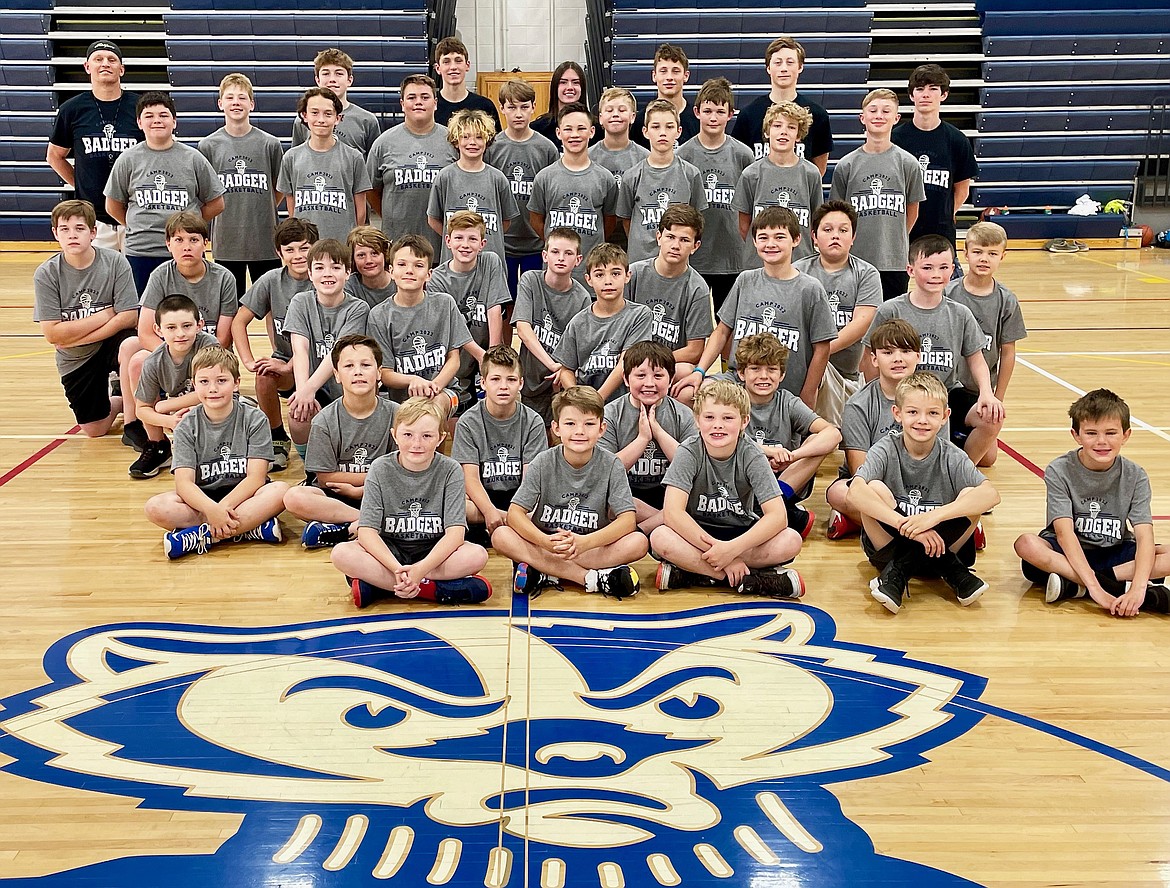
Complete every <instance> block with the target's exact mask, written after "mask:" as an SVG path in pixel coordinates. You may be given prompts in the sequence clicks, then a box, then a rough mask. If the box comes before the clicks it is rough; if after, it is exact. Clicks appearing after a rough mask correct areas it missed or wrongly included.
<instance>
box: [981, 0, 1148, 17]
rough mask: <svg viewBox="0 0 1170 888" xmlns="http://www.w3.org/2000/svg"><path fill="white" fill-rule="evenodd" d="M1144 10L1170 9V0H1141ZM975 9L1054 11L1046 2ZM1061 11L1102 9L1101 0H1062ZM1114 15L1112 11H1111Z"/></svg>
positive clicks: (1002, 2)
mask: <svg viewBox="0 0 1170 888" xmlns="http://www.w3.org/2000/svg"><path fill="white" fill-rule="evenodd" d="M1141 7H1142V8H1143V9H1170V0H1141ZM975 8H976V9H977V10H978V11H979V12H986V13H991V12H1019V13H1024V14H1027V13H1032V12H1047V11H1051V10H1052V9H1053V6H1052V3H1051V2H1046V0H975ZM1058 8H1059V9H1061V10H1093V11H1097V10H1100V9H1101V2H1100V0H1060V6H1059V7H1058ZM1110 14H1112V11H1110Z"/></svg>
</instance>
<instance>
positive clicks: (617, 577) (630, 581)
mask: <svg viewBox="0 0 1170 888" xmlns="http://www.w3.org/2000/svg"><path fill="white" fill-rule="evenodd" d="M597 591H598V592H600V593H601V594H602V595H604V596H605V597H606V598H631V597H632V596H634V595H637V594H638V572H637V571H635V570H634V569H633V568H632V567H630V566H629V565H628V564H623V565H622V566H621V567H615V568H613V569H611V570H599V571H598V572H597Z"/></svg>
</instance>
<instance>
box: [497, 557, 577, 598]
mask: <svg viewBox="0 0 1170 888" xmlns="http://www.w3.org/2000/svg"><path fill="white" fill-rule="evenodd" d="M484 582H487V581H486V580H485V581H484ZM559 585H560V580H558V579H557V578H556V577H549V576H545V575H544V574H542V573H541V572H540V571H538V570H537V569H536V568H535V567H533V566H532V565H531V564H529V563H528V562H527V561H519V562H517V563H516V566H515V568H513V570H512V594H513V595H527V596H528V597H529V598H535V597H536V596H538V595H539V594H540V593H541V592H543V591H544V590H545V589H556V588H559ZM488 588H489V589H490V588H491V587H490V586H489V587H488ZM489 594H490V593H489Z"/></svg>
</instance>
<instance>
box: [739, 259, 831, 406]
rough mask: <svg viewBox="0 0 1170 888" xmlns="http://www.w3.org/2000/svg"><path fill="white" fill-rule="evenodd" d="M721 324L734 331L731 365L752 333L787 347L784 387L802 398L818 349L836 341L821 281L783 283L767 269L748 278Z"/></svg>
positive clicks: (748, 273)
mask: <svg viewBox="0 0 1170 888" xmlns="http://www.w3.org/2000/svg"><path fill="white" fill-rule="evenodd" d="M719 322H720V323H721V324H726V325H727V326H728V327H730V328H731V361H730V366H731V368H732V369H733V370H734V369H735V367H736V363H735V350H736V348H737V347H738V346H739V341H740V340H741V339H743V338H744V337H745V336H751V335H752V334H753V333H771V334H772V335H773V336H775V337H776V338H777V339H779V340H780V341H781V342H782V343H784V345H786V346H788V352H789V354H788V370H787V371H786V372H785V374H784V379H783V381H782V382H781V383H780V387H781V388H784V389H786V390H788V391H790V392H792V394H794V395H799V394H800V390H801V388H803V387H804V378H805V377H806V376H807V375H808V365H809V363H810V362H811V361H812V351H813V346H814V345H816V344H817V343H818V342H827V341H828V340H831V339H835V338H836V336H837V325H836V324H834V323H833V315H832V313H831V312H830V311H829V300H828V297H826V296H825V288H824V287H822V286H821V283H820V281H818V280H815V279H814V278H811V277H809V276H808V275H807V274H798V275H797V276H796V277H794V278H792V279H791V280H787V281H782V280H777V279H776V278H773V277H769V276H768V275H767V274H765V273H764V269H762V268H753V269H749V270H748V271H745V272H743V273H742V274H741V275H740V276H739V277H737V278H736V279H735V283H734V284H732V287H731V292H730V293H728V294H727V299H726V300H725V301H724V302H723V305H722V306H720V308H719Z"/></svg>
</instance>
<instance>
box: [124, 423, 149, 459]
mask: <svg viewBox="0 0 1170 888" xmlns="http://www.w3.org/2000/svg"><path fill="white" fill-rule="evenodd" d="M122 443H123V444H125V445H126V446H127V447H133V448H134V451H135V452H136V453H141V452H142V451H143V450H145V449H146V445H147V444H149V443H150V437H149V436H148V435H147V434H146V426H144V425H143V424H142V422H141V420H137V419H136V420H134V422H132V423H129V424H128V425H125V426H123V427H122Z"/></svg>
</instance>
